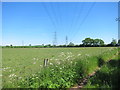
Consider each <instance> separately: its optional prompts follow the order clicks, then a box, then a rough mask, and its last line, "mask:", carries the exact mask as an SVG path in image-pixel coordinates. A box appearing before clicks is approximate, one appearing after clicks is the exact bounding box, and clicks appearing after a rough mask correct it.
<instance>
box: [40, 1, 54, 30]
mask: <svg viewBox="0 0 120 90" xmlns="http://www.w3.org/2000/svg"><path fill="white" fill-rule="evenodd" d="M42 6H43V8H44V9H45V11H46V13H47V14H48V17H49V19H50V20H51V22H52V24H53V26H54V28H55V29H56V23H55V21H54V19H53V18H52V16H51V14H50V12H49V11H48V9H47V7H46V5H45V4H44V2H43V3H42Z"/></svg>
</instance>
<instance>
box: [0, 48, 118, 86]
mask: <svg viewBox="0 0 120 90" xmlns="http://www.w3.org/2000/svg"><path fill="white" fill-rule="evenodd" d="M117 51H118V49H117V48H116V47H85V48H3V49H2V84H3V85H2V86H3V88H19V87H21V88H70V87H72V86H74V85H75V84H77V82H78V80H79V79H82V78H84V77H85V76H87V75H88V74H90V73H91V72H93V71H94V70H96V69H97V68H98V67H100V66H101V65H102V64H103V62H106V61H107V60H109V59H111V58H112V57H113V56H114V55H115V54H116V53H117ZM44 59H48V60H49V62H48V64H47V66H44Z"/></svg>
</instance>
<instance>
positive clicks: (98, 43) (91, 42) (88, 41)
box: [2, 38, 120, 48]
mask: <svg viewBox="0 0 120 90" xmlns="http://www.w3.org/2000/svg"><path fill="white" fill-rule="evenodd" d="M112 46H120V39H119V40H118V41H117V40H116V39H113V40H112V41H111V43H109V44H105V42H104V41H103V40H102V39H92V38H85V39H84V40H82V44H79V45H75V44H74V43H73V42H70V43H69V44H68V45H57V46H56V45H51V44H48V45H44V44H42V45H36V46H32V45H31V44H29V46H13V45H10V46H8V45H7V46H2V47H3V48H49V47H112Z"/></svg>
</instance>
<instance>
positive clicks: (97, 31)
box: [2, 2, 118, 46]
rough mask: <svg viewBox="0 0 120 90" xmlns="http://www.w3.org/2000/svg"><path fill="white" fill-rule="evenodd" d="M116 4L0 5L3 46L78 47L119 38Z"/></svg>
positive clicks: (35, 3) (30, 3)
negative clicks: (65, 45) (84, 42)
mask: <svg viewBox="0 0 120 90" xmlns="http://www.w3.org/2000/svg"><path fill="white" fill-rule="evenodd" d="M117 17H118V3H117V2H3V3H2V40H3V41H2V45H11V44H12V45H17V46H18V45H23V44H24V45H29V44H31V45H41V44H53V42H54V41H55V40H54V38H55V32H56V41H57V45H60V44H62V45H63V44H65V43H66V39H65V38H66V36H67V37H68V43H69V42H73V43H74V44H81V43H82V40H83V39H85V38H87V37H90V38H93V39H95V38H100V39H103V40H104V41H105V43H106V44H107V43H110V42H111V41H112V38H114V39H117V38H118V22H116V21H115V19H116V18H117Z"/></svg>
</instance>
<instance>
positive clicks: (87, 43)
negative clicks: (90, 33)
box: [82, 38, 94, 46]
mask: <svg viewBox="0 0 120 90" xmlns="http://www.w3.org/2000/svg"><path fill="white" fill-rule="evenodd" d="M93 42H94V40H93V39H91V38H85V40H83V41H82V43H83V45H84V46H92V45H93Z"/></svg>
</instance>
